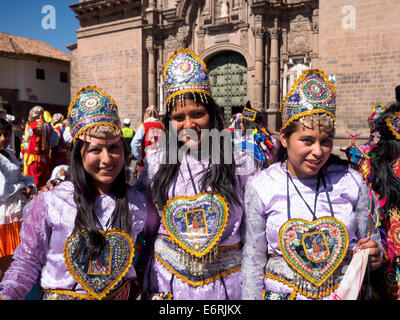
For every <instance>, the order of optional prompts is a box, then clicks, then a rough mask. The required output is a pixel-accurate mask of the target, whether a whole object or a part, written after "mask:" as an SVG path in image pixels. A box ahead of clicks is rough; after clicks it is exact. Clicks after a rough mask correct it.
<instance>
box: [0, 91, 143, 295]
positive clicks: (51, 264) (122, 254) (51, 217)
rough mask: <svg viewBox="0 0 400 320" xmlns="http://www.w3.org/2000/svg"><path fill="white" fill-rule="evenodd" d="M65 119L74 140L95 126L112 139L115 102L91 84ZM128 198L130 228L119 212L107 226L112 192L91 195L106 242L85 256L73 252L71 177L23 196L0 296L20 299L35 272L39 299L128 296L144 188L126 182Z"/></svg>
mask: <svg viewBox="0 0 400 320" xmlns="http://www.w3.org/2000/svg"><path fill="white" fill-rule="evenodd" d="M68 121H69V123H70V125H71V133H72V138H73V141H76V139H77V138H80V137H85V136H87V135H92V134H93V132H94V133H96V132H100V131H101V133H102V134H103V135H109V136H110V137H113V139H115V138H116V137H118V135H120V122H119V116H118V109H117V106H116V104H115V102H114V101H113V99H112V98H111V97H110V96H108V95H107V94H106V93H104V92H103V91H101V90H100V89H98V88H96V87H86V88H84V89H82V90H80V91H79V92H78V93H77V95H76V96H75V98H74V99H73V100H72V101H71V103H70V106H69V109H68ZM104 128H106V129H104ZM92 130H93V131H92ZM127 199H128V209H129V212H130V214H131V228H130V229H131V230H130V233H129V234H128V233H127V232H126V231H123V230H121V229H120V228H119V225H120V224H119V222H118V221H119V219H118V218H117V221H116V222H115V226H114V227H113V228H112V229H110V225H111V223H110V222H111V216H112V213H113V211H114V208H115V198H114V196H113V195H112V193H111V194H103V195H98V196H97V197H96V199H95V202H94V203H93V214H94V215H95V217H96V220H97V227H98V229H99V231H100V232H102V233H103V235H104V236H105V241H106V245H105V248H104V250H103V251H102V252H101V254H100V256H99V257H97V258H95V259H88V258H87V257H86V256H85V250H83V252H82V251H81V252H80V253H79V255H78V256H76V255H75V253H76V250H77V247H78V244H79V241H80V240H79V236H78V234H77V233H73V230H74V226H75V217H76V214H77V208H76V204H75V202H74V185H73V184H72V182H70V181H64V182H62V183H61V184H60V185H58V186H56V187H55V188H54V189H53V190H51V191H48V192H44V193H41V194H40V195H38V196H37V197H36V198H35V199H33V200H32V201H30V202H28V203H27V204H26V206H25V207H24V210H23V216H24V221H23V223H22V228H21V239H22V240H21V245H20V246H19V247H18V248H17V249H16V250H15V252H14V261H13V262H12V264H11V267H10V268H9V269H8V271H7V272H6V273H5V275H4V278H3V280H2V282H1V283H0V298H4V299H23V298H24V297H25V296H26V294H27V293H28V292H29V291H30V289H31V288H32V286H33V285H34V284H35V283H36V279H37V278H38V276H40V279H39V281H40V286H41V288H42V289H43V292H42V299H44V300H75V299H76V300H96V299H98V300H100V299H118V300H124V299H127V298H128V297H129V294H130V283H131V280H134V279H136V278H137V275H136V270H135V260H134V259H135V257H136V258H137V255H138V253H137V250H136V249H135V248H136V241H137V238H138V235H139V233H141V232H142V230H143V227H144V222H145V219H146V210H147V204H148V202H147V200H146V196H145V194H144V193H143V191H141V190H139V189H137V188H135V187H128V190H127ZM88 214H90V213H88ZM82 237H83V241H84V242H85V244H86V243H87V241H88V237H87V236H85V233H83V234H82ZM85 244H84V247H85Z"/></svg>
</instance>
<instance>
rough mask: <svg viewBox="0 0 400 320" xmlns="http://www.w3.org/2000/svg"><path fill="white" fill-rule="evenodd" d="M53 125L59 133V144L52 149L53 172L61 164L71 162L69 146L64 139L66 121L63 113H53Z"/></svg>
mask: <svg viewBox="0 0 400 320" xmlns="http://www.w3.org/2000/svg"><path fill="white" fill-rule="evenodd" d="M51 125H52V127H53V129H54V131H55V132H56V133H57V134H58V137H59V138H58V144H57V145H56V146H54V147H53V148H52V149H51V154H50V155H51V168H50V170H51V172H52V171H53V169H54V168H55V167H57V166H60V165H68V164H69V150H68V149H69V146H68V144H67V143H66V142H65V140H64V130H65V122H64V116H63V115H62V113H55V114H53V119H52V120H51Z"/></svg>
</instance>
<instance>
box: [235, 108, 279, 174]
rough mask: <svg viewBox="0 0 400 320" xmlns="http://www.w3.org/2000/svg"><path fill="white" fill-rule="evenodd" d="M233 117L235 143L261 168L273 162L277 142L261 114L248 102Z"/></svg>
mask: <svg viewBox="0 0 400 320" xmlns="http://www.w3.org/2000/svg"><path fill="white" fill-rule="evenodd" d="M234 119H235V120H234V140H235V144H236V145H237V146H238V147H239V148H241V149H242V150H243V151H245V152H246V153H248V154H249V155H251V156H252V157H253V158H254V159H255V160H256V161H257V162H258V165H259V166H261V167H262V168H263V169H265V168H267V167H268V166H269V165H271V164H272V163H274V162H275V161H276V152H277V150H278V148H279V142H278V141H277V139H275V137H274V136H273V135H272V134H271V133H270V132H269V131H268V129H267V128H266V127H265V126H264V124H263V122H262V119H261V116H260V115H259V114H258V113H257V111H256V110H254V109H252V108H251V105H250V102H247V104H246V106H245V107H244V108H243V112H242V113H239V114H236V115H235V116H234Z"/></svg>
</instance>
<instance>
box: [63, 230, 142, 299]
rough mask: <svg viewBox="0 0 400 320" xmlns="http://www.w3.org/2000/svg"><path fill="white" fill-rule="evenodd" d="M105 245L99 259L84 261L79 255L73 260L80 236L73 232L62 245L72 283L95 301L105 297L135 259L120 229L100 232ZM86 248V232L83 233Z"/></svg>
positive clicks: (132, 248)
mask: <svg viewBox="0 0 400 320" xmlns="http://www.w3.org/2000/svg"><path fill="white" fill-rule="evenodd" d="M102 233H103V235H104V237H105V239H106V246H105V248H104V250H103V251H102V253H101V256H100V257H98V258H96V259H93V260H90V261H87V259H83V258H82V256H83V254H82V253H81V254H80V255H79V256H78V258H77V259H73V258H72V257H73V256H74V253H75V251H76V250H77V248H78V243H79V236H78V234H77V233H74V234H73V235H72V236H71V237H70V238H69V239H68V241H67V242H66V243H65V246H64V258H65V262H66V264H67V268H68V270H69V272H70V273H71V274H72V276H73V277H74V278H75V280H76V281H77V282H78V283H80V284H81V285H82V287H83V288H84V289H85V290H86V291H87V293H88V294H89V295H91V296H93V297H95V298H96V299H99V300H100V299H102V298H104V297H105V296H106V295H107V294H108V293H109V292H110V291H111V290H112V289H113V287H114V286H115V285H116V284H118V283H119V282H120V281H121V280H122V278H123V277H124V276H125V274H126V273H127V272H128V270H129V268H130V267H131V265H132V260H133V257H134V247H133V242H132V239H131V237H130V236H129V234H127V233H126V232H124V231H122V230H117V229H112V230H108V231H105V232H104V231H102ZM83 239H84V241H85V245H87V243H88V242H89V241H88V236H87V233H83Z"/></svg>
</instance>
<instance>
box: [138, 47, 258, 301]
mask: <svg viewBox="0 0 400 320" xmlns="http://www.w3.org/2000/svg"><path fill="white" fill-rule="evenodd" d="M164 84H165V88H164V92H165V95H164V96H165V98H166V101H165V105H166V106H167V108H169V110H170V109H171V108H172V106H173V102H172V100H175V99H183V97H182V96H181V95H182V94H185V93H187V92H191V93H193V92H197V93H199V94H200V96H201V100H202V102H203V103H206V102H205V101H207V100H208V99H209V97H210V96H211V89H210V87H209V79H208V74H207V69H206V66H205V64H204V62H203V60H201V59H200V58H199V57H198V56H197V55H195V54H194V53H193V52H191V51H190V50H188V49H181V50H179V51H177V52H175V53H174V55H173V56H172V57H171V59H170V60H169V62H168V63H167V64H166V66H165V69H164ZM199 152H200V153H201V152H204V151H199ZM164 156H165V150H157V151H151V152H149V153H148V154H147V156H146V158H145V166H144V168H143V170H142V174H141V175H140V177H139V184H140V183H144V184H147V186H149V184H150V182H151V181H152V178H153V177H154V175H155V174H156V173H157V171H158V170H159V168H160V164H161V163H162V159H163V157H164ZM203 156H205V155H204V154H200V155H199V158H195V157H194V156H193V155H191V154H185V155H184V156H183V158H182V160H181V162H180V167H179V170H178V172H177V176H176V177H175V179H174V181H173V183H172V185H171V187H170V190H169V200H168V201H167V203H166V205H165V207H164V208H160V211H159V215H158V214H157V212H155V213H154V215H153V217H154V219H155V221H154V223H150V225H157V223H156V222H157V220H158V221H159V220H161V223H160V227H159V228H158V230H156V233H157V236H156V239H155V242H154V253H153V256H152V259H151V260H150V262H149V264H148V268H147V270H146V274H145V281H146V282H145V284H144V288H145V289H146V290H147V293H148V296H149V298H150V299H156V300H157V299H160V300H169V299H175V300H205V299H207V300H223V299H239V298H240V291H241V289H240V268H241V248H242V242H241V232H242V230H241V220H242V215H243V206H242V200H243V190H244V189H243V188H244V185H245V182H246V180H247V178H248V177H249V175H251V174H253V172H254V170H255V168H256V167H255V164H254V162H252V159H250V158H249V157H248V156H247V155H246V154H244V153H243V152H235V153H234V156H235V163H236V166H237V170H238V171H240V170H242V171H241V172H238V173H237V177H236V179H237V181H236V183H237V184H236V185H237V187H236V188H237V189H236V192H237V195H238V200H239V202H240V203H239V204H237V203H228V202H227V201H226V199H224V197H223V196H222V195H220V194H215V193H214V194H212V193H211V192H199V190H200V185H201V184H200V179H201V178H202V177H203V175H204V173H205V171H206V170H207V169H208V168H209V165H211V163H210V159H209V158H205V157H203ZM202 158H204V159H202ZM199 159H202V160H199ZM149 220H150V219H149Z"/></svg>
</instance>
